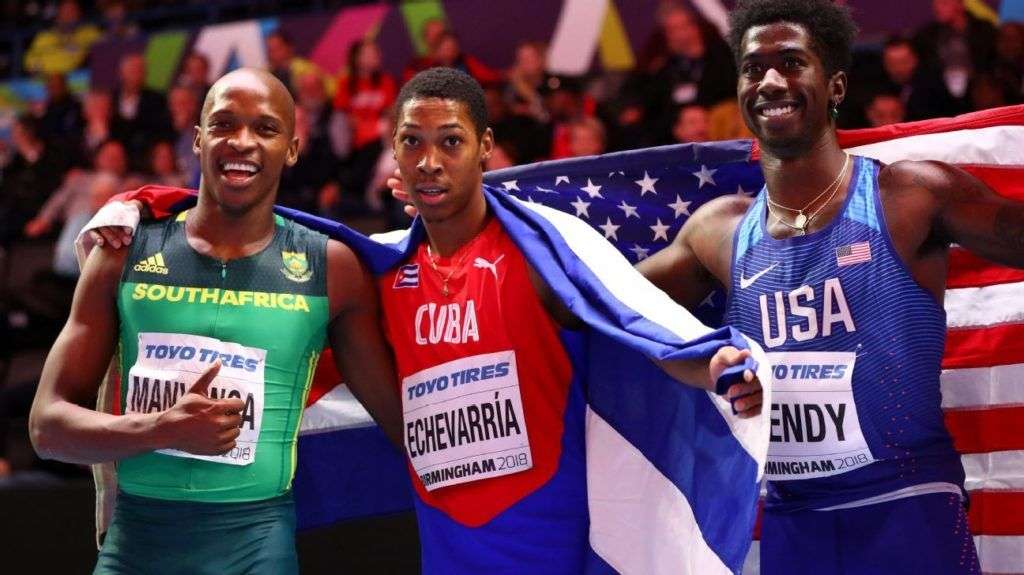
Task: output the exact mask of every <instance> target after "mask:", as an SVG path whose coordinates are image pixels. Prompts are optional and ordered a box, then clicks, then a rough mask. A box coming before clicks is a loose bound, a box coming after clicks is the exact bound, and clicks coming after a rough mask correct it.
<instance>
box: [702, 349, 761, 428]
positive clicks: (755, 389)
mask: <svg viewBox="0 0 1024 575" xmlns="http://www.w3.org/2000/svg"><path fill="white" fill-rule="evenodd" d="M748 357H750V350H749V349H744V350H739V349H736V348H735V347H732V346H725V347H722V348H720V349H719V350H718V352H716V353H715V355H714V356H713V357H712V358H711V361H710V362H709V363H708V371H709V372H710V373H711V381H712V382H716V381H718V378H719V377H721V375H722V372H724V371H725V370H726V369H728V368H730V367H732V366H735V365H741V364H742V363H743V362H744V361H745V360H746V359H747V358H748ZM725 398H726V399H728V400H729V401H731V402H732V406H733V409H735V410H736V412H737V414H738V415H739V416H740V417H743V418H747V417H754V416H756V415H760V414H761V401H762V400H763V397H762V394H761V381H760V380H758V379H757V375H756V374H755V373H754V372H753V371H751V370H749V369H747V370H744V371H743V383H736V384H733V385H731V386H730V387H729V389H728V391H726V393H725Z"/></svg>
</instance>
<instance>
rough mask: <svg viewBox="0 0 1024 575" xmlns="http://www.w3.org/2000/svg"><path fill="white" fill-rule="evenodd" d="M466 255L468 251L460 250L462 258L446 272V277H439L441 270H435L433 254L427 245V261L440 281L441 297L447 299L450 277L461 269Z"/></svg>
mask: <svg viewBox="0 0 1024 575" xmlns="http://www.w3.org/2000/svg"><path fill="white" fill-rule="evenodd" d="M463 247H466V246H463ZM468 253H469V250H467V249H464V250H462V256H460V257H459V261H457V262H455V265H454V266H452V269H451V271H449V272H448V275H446V276H444V275H441V270H439V269H437V261H436V260H435V258H434V254H433V252H432V251H431V250H430V243H429V242H428V243H427V261H429V262H430V267H431V269H433V270H434V273H435V274H437V277H438V278H440V279H441V295H443V296H444V297H448V280H450V279H452V276H453V275H455V272H457V271H459V269H461V268H462V262H463V261H465V259H466V255H467V254H468Z"/></svg>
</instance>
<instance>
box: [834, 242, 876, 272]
mask: <svg viewBox="0 0 1024 575" xmlns="http://www.w3.org/2000/svg"><path fill="white" fill-rule="evenodd" d="M869 261H871V244H870V243H869V242H857V243H855V244H848V245H845V246H839V247H838V248H836V264H837V265H838V266H839V267H843V266H850V265H853V264H859V263H863V262H869Z"/></svg>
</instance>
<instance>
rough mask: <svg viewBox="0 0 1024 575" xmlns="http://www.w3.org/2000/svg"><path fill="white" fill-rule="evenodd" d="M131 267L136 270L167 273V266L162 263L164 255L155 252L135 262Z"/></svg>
mask: <svg viewBox="0 0 1024 575" xmlns="http://www.w3.org/2000/svg"><path fill="white" fill-rule="evenodd" d="M132 269H133V270H135V271H137V272H149V273H152V274H163V275H167V266H165V265H164V255H163V254H162V253H157V254H156V255H154V256H149V257H148V258H146V259H144V260H142V261H140V262H139V263H137V264H135V267H133V268H132Z"/></svg>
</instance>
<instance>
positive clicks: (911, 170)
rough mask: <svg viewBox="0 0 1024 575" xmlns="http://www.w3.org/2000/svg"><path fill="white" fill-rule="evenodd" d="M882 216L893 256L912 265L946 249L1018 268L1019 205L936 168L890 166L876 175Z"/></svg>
mask: <svg viewBox="0 0 1024 575" xmlns="http://www.w3.org/2000/svg"><path fill="white" fill-rule="evenodd" d="M879 184H880V185H881V187H882V191H883V200H884V202H885V214H886V218H887V220H888V221H889V230H890V234H891V235H892V236H893V239H894V242H895V244H896V247H897V250H899V251H900V252H901V254H900V255H901V256H902V257H903V258H904V259H905V261H908V262H910V263H911V264H912V265H913V264H914V263H916V260H917V259H920V256H921V254H922V253H926V252H927V250H928V249H929V248H936V247H941V248H943V249H944V248H945V246H947V245H949V244H950V243H956V244H960V245H961V246H963V247H965V248H967V249H968V250H970V251H972V252H975V253H977V254H978V255H980V256H982V257H984V258H986V259H989V260H992V261H994V262H997V263H1000V264H1003V265H1008V266H1013V267H1018V268H1024V203H1021V202H1016V201H1013V200H1010V199H1008V198H1004V197H1002V196H1000V195H998V194H996V193H995V192H994V191H992V189H991V188H989V187H988V186H987V185H986V184H985V183H984V182H982V181H981V180H979V179H977V178H975V177H974V176H972V175H970V174H968V173H967V172H965V171H963V170H961V169H959V168H956V167H954V166H950V165H948V164H944V163H941V162H910V161H908V162H896V163H894V164H892V165H890V166H886V168H885V169H884V170H883V171H882V173H881V174H880V176H879Z"/></svg>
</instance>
